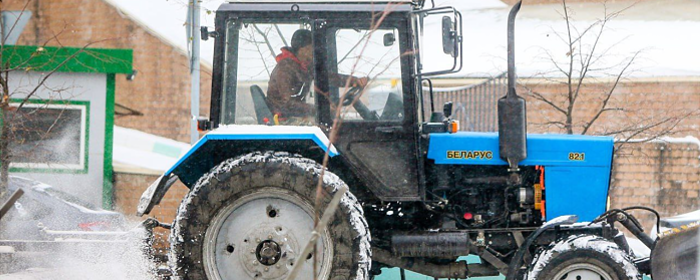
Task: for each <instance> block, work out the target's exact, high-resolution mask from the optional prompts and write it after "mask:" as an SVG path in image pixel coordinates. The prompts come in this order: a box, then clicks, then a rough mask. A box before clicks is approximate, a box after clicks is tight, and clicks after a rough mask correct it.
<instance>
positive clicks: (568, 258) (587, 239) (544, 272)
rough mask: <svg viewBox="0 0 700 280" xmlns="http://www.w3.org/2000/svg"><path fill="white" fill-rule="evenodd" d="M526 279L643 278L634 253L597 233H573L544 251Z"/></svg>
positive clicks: (594, 279)
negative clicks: (634, 259)
mask: <svg viewBox="0 0 700 280" xmlns="http://www.w3.org/2000/svg"><path fill="white" fill-rule="evenodd" d="M524 279H526V280H538V279H539V280H641V279H642V276H641V275H640V274H639V271H638V270H637V267H636V266H635V265H634V263H633V262H632V258H631V256H630V254H628V253H627V252H625V251H623V250H622V249H620V248H619V247H618V246H617V244H615V243H614V242H610V241H608V240H606V239H604V238H602V237H599V236H594V235H578V236H570V237H568V238H566V239H564V240H562V241H559V242H557V243H554V244H552V245H550V246H549V247H547V248H546V249H544V250H542V251H540V252H539V253H538V254H537V255H536V256H535V258H534V260H533V262H532V264H531V265H530V269H529V271H528V273H527V275H526V276H525V278H524Z"/></svg>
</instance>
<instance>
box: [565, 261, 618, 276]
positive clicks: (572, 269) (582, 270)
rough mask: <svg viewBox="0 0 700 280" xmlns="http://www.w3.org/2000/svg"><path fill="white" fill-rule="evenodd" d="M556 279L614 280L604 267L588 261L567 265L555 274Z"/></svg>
mask: <svg viewBox="0 0 700 280" xmlns="http://www.w3.org/2000/svg"><path fill="white" fill-rule="evenodd" d="M554 279H556V280H613V277H612V276H611V275H610V274H608V273H607V272H605V270H603V269H602V268H600V267H598V266H596V265H593V264H588V263H583V264H574V265H571V266H568V267H566V268H565V269H563V270H562V271H561V272H559V273H557V275H556V276H554Z"/></svg>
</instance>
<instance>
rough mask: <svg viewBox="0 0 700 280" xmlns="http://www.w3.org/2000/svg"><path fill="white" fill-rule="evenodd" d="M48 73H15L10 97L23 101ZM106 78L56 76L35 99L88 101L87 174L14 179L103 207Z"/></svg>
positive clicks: (40, 174)
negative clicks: (29, 182)
mask: <svg viewBox="0 0 700 280" xmlns="http://www.w3.org/2000/svg"><path fill="white" fill-rule="evenodd" d="M45 74H46V73H40V72H12V73H10V76H9V87H10V89H11V92H13V93H14V94H13V95H12V97H11V98H13V99H22V98H24V97H26V96H27V94H28V93H29V92H31V90H32V89H33V88H34V87H35V86H36V85H37V84H39V83H40V81H41V79H43V78H44V75H45ZM106 89H107V75H106V74H103V73H96V74H93V73H53V74H52V75H51V76H50V77H49V79H48V80H47V81H46V82H45V84H44V86H42V87H40V89H39V90H38V91H37V92H36V94H35V95H34V96H33V97H32V98H33V99H50V100H59V99H62V100H69V101H88V102H89V103H90V106H89V107H90V113H89V128H88V129H87V130H86V133H87V134H88V142H87V143H88V157H87V161H88V164H87V173H86V174H75V173H68V172H64V173H56V172H51V171H50V170H49V171H48V172H44V171H42V172H25V171H20V172H13V173H11V175H13V176H21V177H26V178H31V179H34V180H37V181H41V182H44V183H46V184H49V185H52V186H54V187H56V188H58V189H60V190H63V191H65V192H68V193H70V194H73V195H75V196H77V197H79V198H82V199H84V200H85V201H87V202H90V203H93V204H94V205H96V206H98V207H100V206H101V205H102V189H103V184H104V155H105V150H104V149H105V109H106V108H105V106H106Z"/></svg>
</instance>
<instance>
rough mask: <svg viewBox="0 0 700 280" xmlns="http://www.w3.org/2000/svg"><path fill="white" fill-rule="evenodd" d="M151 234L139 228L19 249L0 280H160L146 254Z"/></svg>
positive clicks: (0, 276) (4, 265) (7, 264)
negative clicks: (102, 237) (101, 238)
mask: <svg viewBox="0 0 700 280" xmlns="http://www.w3.org/2000/svg"><path fill="white" fill-rule="evenodd" d="M9 226H10V227H12V224H10V225H9ZM3 230H6V228H4V229H3ZM148 236H149V235H148V233H147V231H146V230H145V229H143V228H139V227H136V228H134V229H133V230H131V231H129V232H126V233H125V234H124V235H123V236H119V237H115V238H114V239H112V240H104V241H86V240H84V239H73V238H74V237H73V238H70V239H69V238H57V239H56V240H53V241H55V242H53V243H52V244H40V245H35V246H30V248H31V250H32V251H28V252H23V251H17V250H15V252H16V253H15V254H13V255H12V259H9V263H3V264H2V267H3V268H4V271H0V273H8V274H0V280H10V279H12V280H18V279H20V280H39V279H42V280H45V279H48V280H65V279H71V280H111V279H133V280H152V279H156V278H155V275H154V273H153V272H154V267H155V264H154V262H153V260H152V259H151V258H150V257H149V256H147V253H146V252H147V250H148V249H149V248H150V242H148V241H147V240H148ZM27 256H31V258H27Z"/></svg>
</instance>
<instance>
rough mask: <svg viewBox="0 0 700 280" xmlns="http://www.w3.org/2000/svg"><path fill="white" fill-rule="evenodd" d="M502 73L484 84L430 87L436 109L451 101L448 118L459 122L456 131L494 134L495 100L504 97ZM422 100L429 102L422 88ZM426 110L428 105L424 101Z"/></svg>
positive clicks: (504, 83)
mask: <svg viewBox="0 0 700 280" xmlns="http://www.w3.org/2000/svg"><path fill="white" fill-rule="evenodd" d="M507 91H508V86H507V83H506V73H503V74H500V75H498V76H495V77H492V78H488V79H486V80H485V81H483V82H481V83H478V84H473V85H468V86H463V87H455V88H433V95H434V102H435V107H436V110H440V109H439V108H442V107H441V106H442V104H444V103H445V102H448V101H452V102H453V104H454V105H453V114H452V118H453V119H455V120H458V121H459V127H460V130H464V131H481V132H491V131H498V112H497V110H496V105H497V103H498V99H499V98H501V97H502V96H504V95H505V94H506V92H507ZM423 100H430V91H429V89H427V88H424V89H423ZM427 105H428V106H426V107H425V108H429V106H430V104H429V101H428V104H427Z"/></svg>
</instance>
